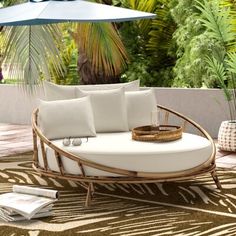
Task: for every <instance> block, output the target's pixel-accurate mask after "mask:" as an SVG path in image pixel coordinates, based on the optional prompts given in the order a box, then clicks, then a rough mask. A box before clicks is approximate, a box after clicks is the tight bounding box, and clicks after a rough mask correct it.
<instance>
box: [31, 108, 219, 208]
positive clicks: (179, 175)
mask: <svg viewBox="0 0 236 236" xmlns="http://www.w3.org/2000/svg"><path fill="white" fill-rule="evenodd" d="M157 107H158V108H159V109H160V111H161V113H162V114H163V115H162V116H163V123H164V124H168V122H169V117H170V115H173V116H175V118H178V119H179V121H180V124H181V126H182V128H183V131H185V130H186V127H187V125H191V126H192V127H193V128H195V129H196V130H197V131H198V132H199V133H200V135H201V136H203V137H205V138H206V139H208V140H209V141H210V143H211V146H212V152H211V156H210V157H209V159H208V160H207V161H206V162H205V163H203V164H201V165H199V166H196V167H194V168H191V169H187V170H184V171H178V172H165V173H153V172H137V171H130V170H125V169H118V168H113V167H109V166H105V165H101V164H98V163H95V162H92V161H89V160H83V159H81V158H80V157H79V156H77V155H73V154H71V153H68V152H66V151H65V150H63V149H61V148H59V147H57V146H56V145H54V144H53V143H52V142H51V141H50V140H48V139H47V138H46V137H45V136H44V135H43V134H42V132H41V130H40V128H39V126H38V124H37V117H38V109H36V110H35V111H34V112H33V115H32V130H33V148H34V156H33V168H34V169H35V170H36V171H37V172H39V173H40V174H41V175H45V176H48V177H54V178H61V179H66V180H73V181H78V182H79V183H80V185H81V186H82V187H84V188H85V189H86V190H87V197H86V202H85V206H89V205H90V202H91V199H92V196H93V194H94V184H95V183H154V182H165V181H177V180H184V179H189V178H193V177H197V176H199V175H202V174H206V173H210V174H211V176H212V178H213V180H214V182H215V184H216V186H217V188H219V189H221V184H220V182H219V180H218V177H217V174H216V170H215V168H216V164H215V155H216V148H215V144H214V141H213V140H212V138H211V136H210V135H209V134H208V133H207V132H206V131H205V130H204V129H203V128H202V127H201V126H200V125H199V124H197V123H196V122H194V121H193V120H191V119H189V118H187V117H185V116H184V115H182V114H180V113H178V112H175V111H173V110H171V109H169V108H166V107H164V106H160V105H157ZM38 142H40V145H41V151H42V157H43V162H44V167H42V166H40V165H39V158H38ZM45 145H46V146H49V147H50V148H52V149H53V150H54V154H55V158H56V162H57V165H58V167H59V170H60V171H59V172H56V171H52V170H50V169H49V168H48V162H47V157H46V151H45ZM62 156H63V157H64V158H69V159H71V160H73V161H75V162H77V164H78V166H79V168H80V170H81V173H82V174H80V175H73V174H69V173H66V172H65V171H64V167H63V163H62V161H61V157H62ZM85 166H87V167H92V168H95V169H98V170H102V171H106V172H109V173H113V174H118V175H121V176H118V177H110V176H108V177H105V176H87V175H86V173H85V170H84V167H85Z"/></svg>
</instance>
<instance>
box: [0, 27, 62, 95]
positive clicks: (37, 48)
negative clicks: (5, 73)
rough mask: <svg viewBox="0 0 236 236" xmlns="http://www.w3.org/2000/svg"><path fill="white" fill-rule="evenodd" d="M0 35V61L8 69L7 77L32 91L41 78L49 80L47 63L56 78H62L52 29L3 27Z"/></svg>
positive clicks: (56, 33)
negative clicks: (0, 45)
mask: <svg viewBox="0 0 236 236" xmlns="http://www.w3.org/2000/svg"><path fill="white" fill-rule="evenodd" d="M3 32H4V42H5V48H6V49H5V52H4V61H5V62H6V63H9V66H10V68H11V70H10V74H9V76H10V77H17V78H18V80H19V81H20V82H23V84H25V85H26V84H27V85H29V89H30V90H31V91H32V88H33V85H35V84H38V82H39V81H40V79H41V78H45V79H48V80H50V69H49V63H48V62H49V61H51V62H52V65H53V67H54V70H55V71H56V72H57V73H58V74H63V72H64V70H65V69H64V67H63V61H62V60H61V58H60V53H59V50H58V45H60V43H61V42H60V38H61V36H60V31H59V29H58V28H57V26H56V25H53V26H52V25H42V26H18V27H5V28H4V31H3Z"/></svg>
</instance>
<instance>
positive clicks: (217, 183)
mask: <svg viewBox="0 0 236 236" xmlns="http://www.w3.org/2000/svg"><path fill="white" fill-rule="evenodd" d="M211 176H212V178H213V180H214V181H215V184H216V186H217V188H218V189H222V186H221V184H220V181H219V179H218V176H217V174H216V171H215V170H214V171H212V172H211Z"/></svg>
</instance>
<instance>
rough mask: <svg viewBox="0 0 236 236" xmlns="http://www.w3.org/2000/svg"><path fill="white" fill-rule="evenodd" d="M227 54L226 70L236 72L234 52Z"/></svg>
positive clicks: (235, 55) (235, 54)
mask: <svg viewBox="0 0 236 236" xmlns="http://www.w3.org/2000/svg"><path fill="white" fill-rule="evenodd" d="M227 56H228V59H227V60H226V62H227V65H228V70H229V71H230V72H232V73H234V74H236V53H233V52H229V53H228V54H227Z"/></svg>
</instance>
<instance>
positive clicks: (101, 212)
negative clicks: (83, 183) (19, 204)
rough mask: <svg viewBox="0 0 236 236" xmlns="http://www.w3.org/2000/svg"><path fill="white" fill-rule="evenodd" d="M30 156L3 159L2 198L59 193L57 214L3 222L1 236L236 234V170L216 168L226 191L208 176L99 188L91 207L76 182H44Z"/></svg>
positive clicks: (0, 160) (56, 205) (52, 180)
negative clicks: (37, 191)
mask: <svg viewBox="0 0 236 236" xmlns="http://www.w3.org/2000/svg"><path fill="white" fill-rule="evenodd" d="M31 160H32V154H24V155H18V156H11V157H2V158H1V159H0V193H5V192H10V191H11V188H12V185H13V184H25V185H30V186H37V187H38V186H39V187H40V186H41V187H43V188H51V189H57V190H58V191H59V192H60V199H59V201H57V202H56V203H55V206H54V207H53V215H52V216H50V217H47V218H41V219H36V220H30V221H21V222H13V223H7V222H3V221H0V235H1V236H23V235H24V236H42V235H45V236H76V235H82V236H95V235H114V236H121V235H126V236H133V235H145V236H146V235H158V236H160V235H171V236H172V235H179V236H193V235H194V236H206V235H215V236H218V235H227V236H233V235H236V171H233V170H229V169H225V170H224V169H218V175H219V178H220V181H221V184H222V186H223V188H224V189H223V190H222V191H219V190H218V189H216V188H215V185H214V183H213V180H212V178H211V177H210V175H204V176H202V177H200V178H198V179H195V180H188V181H179V182H175V183H155V184H133V185H130V184H123V185H121V184H106V185H105V184H104V185H95V190H96V194H95V195H94V199H93V201H92V205H91V207H89V208H85V207H84V202H85V197H86V192H85V190H84V189H83V188H82V187H80V185H79V184H78V183H75V182H72V181H63V180H58V179H53V178H46V177H40V176H39V175H38V174H37V173H36V172H35V171H34V170H33V169H32V167H31V165H32V162H31Z"/></svg>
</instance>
